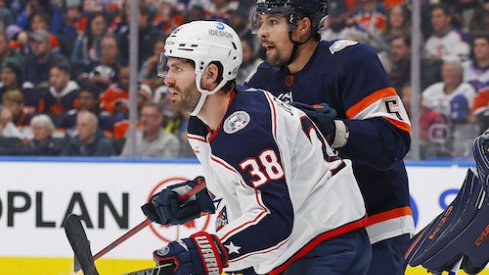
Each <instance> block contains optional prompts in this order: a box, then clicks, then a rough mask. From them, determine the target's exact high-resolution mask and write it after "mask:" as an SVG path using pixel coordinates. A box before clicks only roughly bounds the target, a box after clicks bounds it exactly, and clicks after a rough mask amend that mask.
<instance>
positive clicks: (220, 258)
mask: <svg viewBox="0 0 489 275" xmlns="http://www.w3.org/2000/svg"><path fill="white" fill-rule="evenodd" d="M153 259H154V261H155V262H156V264H157V265H162V264H167V263H173V264H174V265H175V269H174V270H173V274H176V275H188V274H193V275H207V274H209V275H220V274H221V273H222V270H223V268H224V267H227V266H228V265H227V262H228V254H227V251H226V249H225V248H224V246H223V245H222V243H221V241H220V240H219V238H217V236H215V235H211V234H209V233H207V232H203V231H201V232H198V233H195V234H193V235H191V236H190V237H189V238H184V239H181V240H178V241H173V242H171V243H169V244H168V245H167V246H165V247H163V248H161V249H158V250H156V251H154V252H153Z"/></svg>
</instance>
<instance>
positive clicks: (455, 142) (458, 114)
mask: <svg viewBox="0 0 489 275" xmlns="http://www.w3.org/2000/svg"><path fill="white" fill-rule="evenodd" d="M462 75H463V69H462V65H461V63H460V62H459V61H458V60H454V61H445V62H444V64H443V67H442V79H443V82H440V83H435V84H433V85H431V86H430V87H428V88H427V89H426V90H425V91H424V92H423V105H424V106H426V107H428V108H432V109H433V111H436V112H440V113H442V114H443V115H444V116H445V117H446V118H447V123H448V126H449V129H450V133H451V134H450V136H449V137H448V145H447V146H448V148H449V149H448V151H449V152H451V153H452V156H454V157H470V156H471V154H472V152H471V147H470V143H471V141H472V140H473V139H474V138H475V137H476V136H477V133H478V129H477V126H476V125H475V124H474V123H473V122H474V121H475V118H474V115H473V114H472V112H471V110H472V108H473V105H474V97H475V96H476V92H475V89H474V87H472V86H471V85H470V84H468V83H466V82H462Z"/></svg>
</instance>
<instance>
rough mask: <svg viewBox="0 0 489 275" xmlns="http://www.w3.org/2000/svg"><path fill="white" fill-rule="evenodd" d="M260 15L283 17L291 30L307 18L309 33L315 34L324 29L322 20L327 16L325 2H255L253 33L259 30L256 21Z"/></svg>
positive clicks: (259, 0) (276, 0)
mask: <svg viewBox="0 0 489 275" xmlns="http://www.w3.org/2000/svg"><path fill="white" fill-rule="evenodd" d="M260 14H279V15H282V16H284V17H285V18H286V19H287V22H288V23H289V26H290V28H291V30H292V29H294V28H295V27H297V22H298V21H299V20H300V19H302V18H304V17H308V18H309V19H310V20H311V32H312V33H313V34H314V33H317V32H319V30H321V29H322V28H323V27H324V20H325V19H326V16H327V15H328V1H327V0H257V1H256V9H255V12H254V16H253V23H252V28H253V31H254V32H257V31H258V30H259V29H260V26H261V23H260V20H258V16H259V15H260Z"/></svg>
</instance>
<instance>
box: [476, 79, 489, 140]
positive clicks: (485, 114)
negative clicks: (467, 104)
mask: <svg viewBox="0 0 489 275" xmlns="http://www.w3.org/2000/svg"><path fill="white" fill-rule="evenodd" d="M472 112H473V113H474V115H475V117H476V120H477V124H478V125H479V130H480V131H479V133H483V132H485V131H486V130H487V129H488V128H489V87H487V88H485V89H482V90H480V91H479V93H477V95H476V96H475V98H474V106H472Z"/></svg>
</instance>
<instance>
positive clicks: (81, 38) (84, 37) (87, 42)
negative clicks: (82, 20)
mask: <svg viewBox="0 0 489 275" xmlns="http://www.w3.org/2000/svg"><path fill="white" fill-rule="evenodd" d="M87 25H88V27H87V29H86V31H82V32H80V33H79V35H78V37H77V39H76V42H75V45H74V49H73V52H72V56H71V62H73V63H74V64H85V65H86V64H89V63H90V62H98V61H100V55H101V50H102V49H101V40H102V37H103V36H104V35H105V34H106V32H107V21H106V19H105V17H104V15H103V14H102V13H96V14H94V15H92V16H91V17H90V19H89V20H88V23H87Z"/></svg>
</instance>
